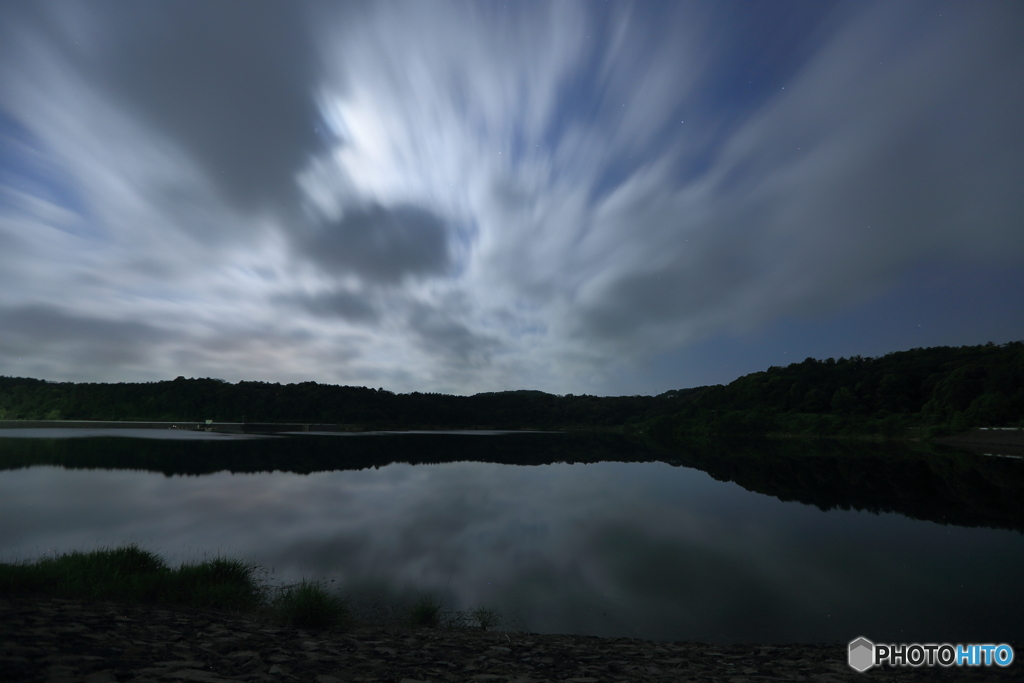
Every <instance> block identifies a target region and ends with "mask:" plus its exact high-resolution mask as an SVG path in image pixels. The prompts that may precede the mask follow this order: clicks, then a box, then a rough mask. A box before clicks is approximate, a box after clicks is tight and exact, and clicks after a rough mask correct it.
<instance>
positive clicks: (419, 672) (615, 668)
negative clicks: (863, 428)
mask: <svg viewBox="0 0 1024 683" xmlns="http://www.w3.org/2000/svg"><path fill="white" fill-rule="evenodd" d="M1021 671H1022V668H1021V667H1020V665H1019V664H1017V663H1016V662H1015V663H1014V665H1011V666H1010V667H1009V668H1008V669H1005V670H999V671H996V670H993V669H989V668H983V667H976V668H962V669H961V668H956V667H954V668H951V669H947V670H943V669H937V668H925V667H922V668H916V669H915V668H897V669H893V668H888V667H886V668H884V669H871V670H869V671H867V672H865V673H862V674H861V673H857V672H855V671H854V670H853V669H851V668H850V667H849V666H848V665H847V663H846V645H845V644H843V643H836V644H793V645H777V646H759V645H709V644H703V643H658V642H651V641H643V640H634V639H629V638H596V637H592V636H570V635H545V634H536V633H521V632H496V631H488V632H485V631H480V630H450V629H436V628H435V629H430V628H409V627H404V628H401V627H393V628H383V627H353V628H349V629H346V630H344V631H315V630H310V629H307V630H303V629H298V628H295V627H280V626H271V625H268V624H266V623H264V622H261V621H260V620H258V619H255V618H253V616H252V615H242V614H237V613H230V612H223V611H216V610H201V609H196V608H186V607H174V608H167V607H165V608H154V607H151V606H140V605H130V604H125V603H117V602H86V601H78V600H66V599H56V598H41V597H23V596H13V597H12V596H6V595H4V596H0V680H4V681H24V682H26V683H44V682H53V683H57V682H62V681H68V682H71V681H94V682H97V683H99V682H111V683H112V682H114V681H135V682H137V683H143V682H147V681H207V682H209V683H221V682H227V681H233V682H241V681H245V682H247V683H249V682H253V681H315V682H316V683H338V682H341V681H388V682H395V683H399V682H401V683H415V682H416V681H434V682H437V683H441V682H444V683H455V682H462V681H474V682H475V681H489V682H494V683H510V682H512V681H518V682H524V683H525V682H526V681H537V682H541V681H545V682H546V681H576V682H578V683H584V682H587V683H590V682H597V681H709V682H713V683H718V682H720V683H726V682H727V681H728V682H729V683H743V682H753V681H821V682H826V681H830V682H833V683H835V682H847V681H849V682H850V683H854V682H857V683H862V682H864V681H899V682H902V681H908V682H909V681H992V680H996V681H1019V680H1022V677H1021Z"/></svg>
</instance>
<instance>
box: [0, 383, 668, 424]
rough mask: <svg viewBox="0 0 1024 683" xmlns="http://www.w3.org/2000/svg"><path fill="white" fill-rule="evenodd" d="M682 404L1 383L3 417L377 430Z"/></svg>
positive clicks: (224, 386) (528, 420)
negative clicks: (292, 424) (338, 426)
mask: <svg viewBox="0 0 1024 683" xmlns="http://www.w3.org/2000/svg"><path fill="white" fill-rule="evenodd" d="M678 396H679V392H667V393H665V394H662V395H661V396H618V397H597V396H587V395H583V396H573V395H571V394H570V395H567V396H557V395H554V394H547V393H544V392H541V391H505V392H497V393H485V394H476V395H475V396H451V395H446V394H424V393H419V392H413V393H410V394H395V393H392V392H390V391H386V390H384V389H369V388H366V387H350V386H335V385H330V384H317V383H316V382H303V383H301V384H285V385H282V384H268V383H265V382H239V383H237V384H230V383H228V382H224V381H222V380H216V379H185V378H184V377H179V378H177V379H175V380H173V381H167V382H149V383H135V384H131V383H121V384H75V383H57V382H46V381H43V380H36V379H25V378H12V377H0V419H6V420H14V419H20V420H42V419H64V420H147V421H182V422H202V421H204V420H214V421H215V422H249V423H256V422H259V423H287V422H302V423H322V424H342V425H353V426H358V427H361V428H376V429H383V428H405V429H415V428H463V429H468V428H494V429H524V428H533V429H551V428H556V427H557V428H571V427H614V426H619V425H623V424H626V423H632V422H643V421H645V420H650V419H652V418H655V417H658V416H662V415H669V414H672V413H675V412H677V411H678V410H679V401H678Z"/></svg>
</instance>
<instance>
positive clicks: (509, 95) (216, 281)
mask: <svg viewBox="0 0 1024 683" xmlns="http://www.w3.org/2000/svg"><path fill="white" fill-rule="evenodd" d="M1019 339H1024V4H1022V3H1019V2H970V3H968V2H961V1H957V2H951V3H944V2H913V1H903V2H892V1H890V0H883V1H882V2H875V3H871V2H841V3H829V2H781V1H778V2H776V1H773V2H710V1H703V0H701V1H699V2H693V3H668V2H650V3H636V4H631V3H624V2H611V3H597V2H588V3H581V4H574V3H570V2H566V1H563V0H559V1H557V2H508V3H490V2H472V3H466V4H462V3H450V4H449V3H441V2H412V3H397V4H390V3H387V4H386V3H356V4H351V5H347V4H338V3H317V4H301V3H294V2H279V3H263V2H253V1H252V0H247V1H246V2H209V1H208V0H202V1H200V2H183V1H181V0H175V1H173V2H146V1H140V0H131V1H127V0H126V1H124V2H96V1H90V2H83V3H77V2H70V1H65V0H62V1H60V2H54V3H52V4H50V3H29V2H11V1H8V2H0V375H8V376H29V377H38V378H44V379H48V380H56V381H103V382H120V381H151V380H161V379H173V378H174V377H176V376H179V375H184V376H186V377H217V378H222V379H225V380H228V381H231V382H235V381H238V380H242V379H245V380H263V381H269V382H301V381H309V380H313V381H318V382H325V383H332V384H351V385H369V386H373V387H377V386H382V387H384V388H387V389H390V390H393V391H400V392H407V391H423V392H446V393H458V394H467V393H475V392H478V391H500V390H506V389H541V390H544V391H549V392H553V393H577V394H579V393H592V394H599V395H604V394H613V395H617V394H638V393H639V394H646V393H660V392H663V391H666V390H668V389H678V388H683V387H689V386H696V385H701V384H709V383H719V382H721V383H725V382H729V381H731V380H733V379H735V378H736V377H738V376H740V375H742V374H745V373H748V372H753V371H757V370H762V369H765V368H767V367H768V366H771V365H786V364H788V363H790V362H797V361H801V360H803V359H804V358H805V357H807V356H814V357H818V358H826V357H829V356H832V357H836V358H838V357H840V356H851V355H862V356H877V355H882V354H885V353H888V352H891V351H898V350H904V349H908V348H913V347H923V346H936V345H962V344H980V343H985V342H988V341H994V342H996V343H1002V342H1007V341H1013V340H1019Z"/></svg>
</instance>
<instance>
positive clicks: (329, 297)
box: [278, 291, 379, 322]
mask: <svg viewBox="0 0 1024 683" xmlns="http://www.w3.org/2000/svg"><path fill="white" fill-rule="evenodd" d="M367 299H368V297H367V296H365V295H362V296H361V295H359V294H354V293H351V292H346V291H330V292H321V293H318V294H312V295H294V296H282V297H279V298H278V301H280V302H281V303H283V304H290V305H298V306H301V307H303V308H304V309H306V310H307V311H309V312H310V313H313V314H314V315H319V316H327V317H339V318H344V319H346V320H351V321H355V322H368V321H374V320H376V319H377V318H378V316H379V313H378V311H377V310H376V309H375V308H374V307H373V305H372V304H371V303H370V302H369V301H367Z"/></svg>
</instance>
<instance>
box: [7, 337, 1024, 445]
mask: <svg viewBox="0 0 1024 683" xmlns="http://www.w3.org/2000/svg"><path fill="white" fill-rule="evenodd" d="M0 419H5V420H16V419H20V420H42V419H65V420H148V421H182V422H202V421H204V420H214V421H216V422H250V423H283V422H300V423H323V424H341V425H352V426H353V427H359V428H370V429H416V428H429V429H436V428H450V429H470V428H493V429H531V428H532V429H554V428H573V427H579V428H594V427H619V426H623V425H644V426H643V427H641V429H643V430H644V431H645V432H648V433H652V434H654V435H658V434H661V435H662V436H667V435H672V434H677V435H678V434H761V433H770V432H785V433H810V434H883V435H891V436H900V435H907V434H908V433H910V432H912V431H913V430H918V433H919V434H922V435H927V436H934V435H938V434H942V433H949V432H953V431H963V430H966V429H970V428H971V427H976V426H1008V425H1022V426H1024V342H1011V343H1008V344H1002V345H996V344H986V345H984V346H964V347H959V348H956V347H934V348H927V349H911V350H910V351H901V352H897V353H890V354H888V355H885V356H882V357H880V358H861V357H860V356H854V357H852V358H840V359H839V360H835V359H833V358H829V359H827V360H824V361H821V360H815V359H813V358H808V359H807V360H805V361H804V362H802V363H794V364H792V365H789V366H787V367H771V368H769V369H768V370H766V371H764V372H756V373H753V374H750V375H746V376H744V377H740V378H739V379H737V380H736V381H734V382H732V383H730V384H728V385H724V386H723V385H716V386H711V387H698V388H694V389H684V390H679V391H669V392H665V393H664V394H661V395H659V396H612V397H598V396H587V395H583V396H573V395H572V394H568V395H565V396H558V395H554V394H547V393H544V392H541V391H504V392H495V393H484V394H476V395H474V396H450V395H446V394H424V393H419V392H413V393H410V394H395V393H393V392H390V391H386V390H384V389H369V388H366V387H350V386H335V385H330V384H318V383H316V382H303V383H301V384H286V385H281V384H268V383H265V382H238V383H237V384H230V383H228V382H224V381H222V380H217V379H209V378H207V379H185V378H184V377H179V378H177V379H175V380H173V381H166V382H148V383H134V384H133V383H120V384H76V383H59V382H47V381H44V380H38V379H27V378H17V377H0Z"/></svg>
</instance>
